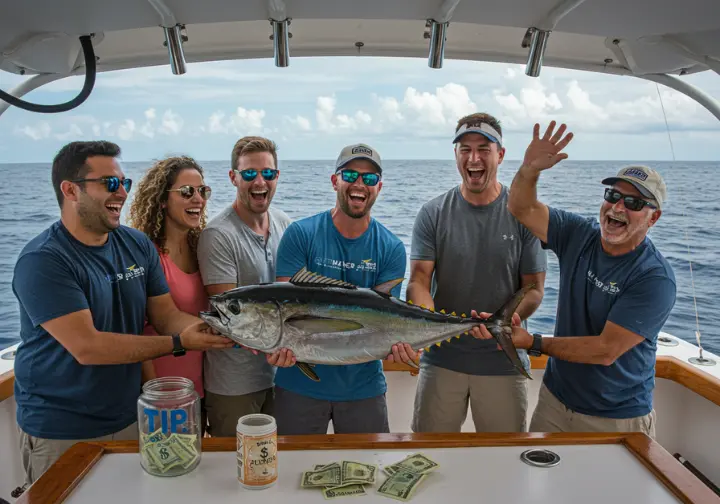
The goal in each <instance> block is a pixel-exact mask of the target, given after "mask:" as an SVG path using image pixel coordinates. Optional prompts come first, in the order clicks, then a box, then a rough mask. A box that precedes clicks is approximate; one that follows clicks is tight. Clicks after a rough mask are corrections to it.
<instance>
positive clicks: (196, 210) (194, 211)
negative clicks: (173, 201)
mask: <svg viewBox="0 0 720 504" xmlns="http://www.w3.org/2000/svg"><path fill="white" fill-rule="evenodd" d="M185 213H186V214H188V215H190V216H192V217H200V209H199V208H188V209H187V210H185Z"/></svg>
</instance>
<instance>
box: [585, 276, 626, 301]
mask: <svg viewBox="0 0 720 504" xmlns="http://www.w3.org/2000/svg"><path fill="white" fill-rule="evenodd" d="M587 275H588V276H587V279H588V282H590V283H591V284H593V285H594V286H595V287H596V288H598V289H600V290H601V291H602V292H605V293H607V294H612V295H615V294H619V293H620V287H618V286H617V282H607V283H606V282H603V281H602V280H600V279H599V278H598V277H597V276H596V275H595V273H593V272H592V271H590V270H588V273H587Z"/></svg>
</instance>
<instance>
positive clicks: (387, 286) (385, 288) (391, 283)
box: [373, 278, 405, 296]
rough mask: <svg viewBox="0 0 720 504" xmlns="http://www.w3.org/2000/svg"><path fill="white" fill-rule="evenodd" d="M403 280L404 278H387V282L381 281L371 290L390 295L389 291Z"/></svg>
mask: <svg viewBox="0 0 720 504" xmlns="http://www.w3.org/2000/svg"><path fill="white" fill-rule="evenodd" d="M403 280H405V279H404V278H396V279H394V280H388V281H387V282H383V283H381V284H380V285H376V286H375V287H373V290H374V291H375V292H379V293H380V294H385V295H387V296H390V291H391V290H393V289H394V288H395V287H397V285H398V284H401V283H402V282H403Z"/></svg>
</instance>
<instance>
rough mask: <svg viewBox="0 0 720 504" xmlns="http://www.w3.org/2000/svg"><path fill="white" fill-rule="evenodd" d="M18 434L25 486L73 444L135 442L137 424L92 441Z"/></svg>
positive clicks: (40, 474) (23, 432) (20, 430)
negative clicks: (85, 442) (86, 442)
mask: <svg viewBox="0 0 720 504" xmlns="http://www.w3.org/2000/svg"><path fill="white" fill-rule="evenodd" d="M18 431H19V432H20V457H21V458H22V463H23V468H24V469H25V484H26V485H31V484H32V483H34V482H35V481H37V479H38V478H39V477H40V476H42V475H43V473H44V472H45V471H47V470H48V469H49V468H50V466H51V465H53V464H54V463H55V462H56V461H57V459H59V458H60V456H61V455H62V454H63V453H65V452H66V451H67V450H69V449H70V447H72V445H74V444H75V443H80V442H83V441H88V442H91V441H137V440H138V426H137V422H135V423H133V424H132V425H129V426H127V427H125V428H124V429H123V430H121V431H119V432H116V433H114V434H108V435H107V436H102V437H97V438H92V439H45V438H39V437H35V436H31V435H30V434H27V433H26V432H25V431H23V430H22V429H20V427H18Z"/></svg>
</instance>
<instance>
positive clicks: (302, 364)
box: [295, 362, 320, 382]
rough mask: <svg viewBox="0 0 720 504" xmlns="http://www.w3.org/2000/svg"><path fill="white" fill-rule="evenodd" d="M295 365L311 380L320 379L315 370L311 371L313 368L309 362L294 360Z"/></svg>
mask: <svg viewBox="0 0 720 504" xmlns="http://www.w3.org/2000/svg"><path fill="white" fill-rule="evenodd" d="M295 365H296V366H297V367H298V369H299V370H300V371H302V374H304V375H305V376H307V377H308V378H310V379H311V380H312V381H316V382H319V381H320V377H319V376H318V375H317V373H316V372H315V371H313V369H312V368H311V367H310V364H307V363H306V362H296V363H295Z"/></svg>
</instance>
